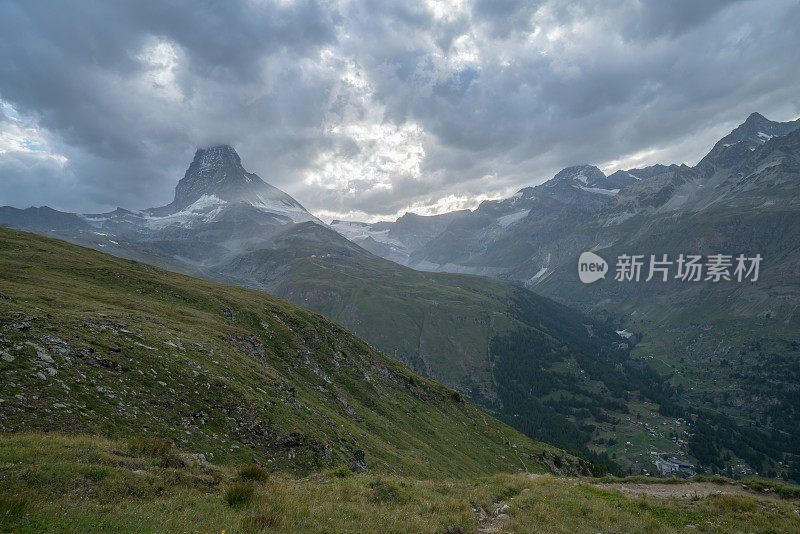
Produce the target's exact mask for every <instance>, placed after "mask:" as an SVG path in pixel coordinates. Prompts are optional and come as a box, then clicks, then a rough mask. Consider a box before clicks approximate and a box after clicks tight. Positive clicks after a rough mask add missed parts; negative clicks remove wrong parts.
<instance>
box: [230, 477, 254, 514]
mask: <svg viewBox="0 0 800 534" xmlns="http://www.w3.org/2000/svg"><path fill="white" fill-rule="evenodd" d="M255 495H256V490H255V488H254V487H253V485H252V484H250V483H236V484H234V485H233V486H231V487H229V488H228V489H227V490H225V495H224V496H223V499H224V500H225V503H226V504H227V505H228V506H230V507H231V508H233V509H235V510H239V509H241V508H244V507H245V506H247V505H248V504H250V503H251V502H252V501H253V498H254V497H255Z"/></svg>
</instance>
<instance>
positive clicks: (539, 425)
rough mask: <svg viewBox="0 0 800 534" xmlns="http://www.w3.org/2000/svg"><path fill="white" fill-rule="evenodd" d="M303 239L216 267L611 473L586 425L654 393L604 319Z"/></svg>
mask: <svg viewBox="0 0 800 534" xmlns="http://www.w3.org/2000/svg"><path fill="white" fill-rule="evenodd" d="M304 244H305V242H304V241H302V240H300V239H298V240H297V241H296V242H293V243H292V246H291V247H290V248H284V249H277V250H258V251H254V252H251V253H249V254H244V255H242V256H240V257H238V258H237V259H236V260H235V261H233V262H231V263H230V264H229V265H228V266H226V268H225V269H223V270H222V272H223V273H225V275H227V276H229V277H231V278H234V277H236V278H237V279H238V280H239V283H243V284H249V285H253V286H258V287H264V288H265V289H267V291H269V292H270V293H273V294H276V295H278V296H281V297H283V298H286V299H287V300H290V301H291V302H294V303H296V304H299V305H301V306H304V307H307V308H309V309H312V310H314V311H316V312H318V313H321V314H323V315H325V316H326V317H328V318H330V319H333V320H334V321H336V322H338V323H340V324H342V325H344V326H345V327H347V328H349V329H351V330H352V331H354V332H355V333H357V334H358V335H359V336H361V337H362V338H364V339H365V340H367V341H369V342H370V343H372V344H374V345H375V346H377V347H379V348H380V349H381V350H383V351H385V352H386V353H387V354H389V355H391V356H394V357H396V358H397V359H399V360H401V361H403V362H404V363H407V364H409V365H411V366H412V367H413V368H414V369H416V370H417V371H419V372H420V373H423V374H425V375H426V376H429V377H432V378H434V379H436V380H438V381H441V382H443V383H445V384H447V385H448V386H451V387H455V388H458V389H459V390H460V391H461V392H463V393H464V394H465V395H467V396H468V397H469V398H470V399H471V400H473V401H474V402H475V403H477V404H478V405H479V406H481V407H483V408H485V409H487V410H490V411H492V413H494V414H495V415H497V417H499V418H501V419H502V420H503V421H505V422H507V423H508V424H510V425H512V426H513V427H514V428H516V429H518V430H521V431H522V432H524V433H525V434H527V435H528V436H531V437H533V438H534V439H537V440H541V441H546V442H548V443H553V444H556V445H558V446H560V447H564V448H567V449H577V450H581V451H582V453H584V454H586V455H587V456H590V457H592V458H593V459H594V460H595V461H597V462H599V463H604V464H606V465H609V466H611V467H612V468H613V467H614V466H613V462H611V461H610V460H609V459H608V458H603V457H595V456H593V453H594V452H595V451H596V450H597V449H595V448H594V447H592V446H589V444H590V442H591V441H592V440H593V439H595V438H596V435H595V434H594V433H593V432H594V428H596V426H597V425H598V424H600V423H609V424H611V423H613V422H614V421H618V420H620V419H622V418H624V417H625V416H627V415H628V408H627V403H628V398H629V396H630V393H631V392H639V391H640V392H642V394H643V395H644V396H645V397H646V398H648V399H650V400H657V398H656V397H657V396H658V395H660V391H661V390H660V386H659V387H653V383H652V376H650V375H648V374H647V373H646V372H642V370H641V369H639V368H638V367H635V366H630V365H627V364H628V363H630V360H629V358H628V349H627V348H625V347H622V346H620V341H622V339H621V338H620V337H619V336H618V335H617V334H616V333H615V331H614V328H612V327H611V325H608V324H600V323H598V322H596V321H593V320H591V319H589V318H588V317H586V316H584V315H582V314H580V313H577V312H575V311H574V310H571V309H569V308H567V307H565V306H563V305H560V304H558V303H556V302H554V301H552V300H550V299H548V298H544V297H541V296H539V295H536V294H534V293H532V292H530V291H528V290H526V289H524V288H520V287H517V286H514V285H511V284H508V283H506V282H501V281H495V280H490V279H487V278H484V277H480V276H472V275H463V274H446V273H428V272H420V271H415V270H413V269H409V268H407V267H403V266H401V265H398V264H395V263H393V262H390V261H387V260H384V259H382V258H378V257H376V256H373V255H371V254H366V253H361V254H359V253H354V252H353V251H352V250H346V249H343V248H339V249H337V248H335V247H333V246H331V247H330V248H329V249H328V251H327V252H326V253H325V254H319V253H318V249H317V248H313V247H312V248H308V249H304V248H303V247H304ZM315 251H317V253H314V252H315ZM638 472H639V471H638V470H637V471H636V473H638Z"/></svg>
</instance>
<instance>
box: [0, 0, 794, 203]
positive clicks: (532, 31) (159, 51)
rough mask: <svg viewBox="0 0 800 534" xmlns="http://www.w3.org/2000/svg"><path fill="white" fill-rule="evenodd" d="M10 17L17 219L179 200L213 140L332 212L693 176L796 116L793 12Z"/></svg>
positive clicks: (274, 7)
mask: <svg viewBox="0 0 800 534" xmlns="http://www.w3.org/2000/svg"><path fill="white" fill-rule="evenodd" d="M448 4H449V3H448V2H445V1H441V2H440V1H431V2H430V3H429V5H423V4H417V3H414V4H411V3H409V4H401V3H397V2H379V1H374V0H348V1H344V0H343V1H341V2H334V1H331V2H326V1H319V2H312V1H296V2H266V1H260V0H242V1H240V2H218V3H211V2H199V3H198V2H188V1H186V2H180V1H178V2H162V3H144V4H142V3H141V2H133V1H131V2H113V3H108V2H100V1H95V2H90V1H82V2H77V3H72V4H71V5H66V4H63V5H62V4H61V3H56V4H53V3H48V2H37V1H34V2H22V1H19V2H15V1H6V2H3V3H0V34H2V35H3V36H4V37H3V39H2V40H0V103H2V104H3V105H4V106H5V107H4V108H3V109H5V111H4V112H3V113H4V114H3V115H2V116H0V204H11V205H17V206H21V207H24V206H26V205H30V204H35V205H38V204H49V205H51V206H54V207H58V208H61V209H69V210H80V211H101V210H105V209H109V208H112V207H114V206H116V205H124V206H129V207H139V208H141V207H147V206H151V205H157V204H163V203H166V202H168V201H169V200H171V193H172V188H173V187H174V184H175V183H176V182H177V180H178V178H180V176H181V175H182V173H183V170H184V169H185V167H186V166H187V164H188V162H189V160H190V158H191V156H192V154H193V151H194V149H195V148H196V146H198V145H206V144H211V143H220V142H226V143H231V144H233V145H234V146H235V147H236V148H237V150H238V151H239V152H240V154H241V155H242V158H243V161H244V163H245V166H246V167H248V168H249V169H251V170H253V171H255V172H257V173H258V174H260V175H261V176H262V177H263V178H264V179H266V180H267V181H269V182H271V183H273V184H274V185H277V186H278V187H281V188H283V189H285V190H287V191H288V192H289V193H290V194H292V195H293V196H295V197H296V198H297V199H298V200H300V201H301V202H302V203H303V204H304V205H306V207H308V208H309V209H311V210H312V211H316V212H319V213H321V214H322V215H323V216H330V217H333V216H342V215H348V214H349V215H350V216H353V217H356V216H357V217H377V216H389V215H392V214H395V213H397V212H402V211H403V210H405V209H408V208H410V207H411V208H414V209H419V210H422V211H426V210H427V211H431V210H433V211H435V210H437V209H441V208H442V207H452V206H461V205H474V204H476V203H477V201H478V200H479V198H482V196H481V195H483V197H485V196H486V195H489V196H493V195H500V194H507V193H509V192H512V191H513V190H515V189H518V188H520V187H523V186H526V185H531V184H535V183H539V182H541V181H543V180H544V179H546V178H548V177H550V176H552V174H553V173H554V172H556V171H557V170H558V169H560V168H562V167H564V166H568V165H572V164H577V163H594V164H606V165H609V166H610V167H611V168H615V167H616V166H626V165H627V166H633V165H641V164H649V163H654V162H664V163H669V162H683V161H689V162H693V161H696V160H697V159H698V158H699V157H700V156H702V154H703V152H704V151H706V150H707V149H709V148H710V147H711V145H713V142H714V140H715V139H716V138H718V137H720V136H721V135H723V134H724V133H725V132H726V131H727V130H730V129H731V128H732V127H733V126H735V124H736V123H738V122H741V121H742V120H744V118H745V117H746V116H747V115H748V114H749V113H750V112H751V111H760V112H761V113H763V114H765V115H766V116H767V117H769V118H773V119H777V120H788V119H793V118H795V117H796V116H797V115H799V114H800V97H798V95H800V92H799V91H798V89H800V69H797V68H796V67H797V64H796V63H797V61H796V50H797V48H798V46H800V38H798V34H797V32H796V28H797V27H798V25H800V8H799V7H798V4H797V2H796V1H794V0H775V1H766V0H764V1H756V0H751V1H740V2H723V1H709V2H692V1H689V0H686V1H680V2H658V1H650V0H638V1H636V0H631V1H626V0H618V1H615V2H604V3H596V2H588V1H587V2H583V3H581V2H578V3H575V2H570V3H562V2H558V1H555V0H552V1H547V0H543V1H541V2H518V1H514V0H502V1H499V2H487V1H483V0H476V1H474V2H472V3H468V4H467V5H463V6H459V5H455V4H454V5H448Z"/></svg>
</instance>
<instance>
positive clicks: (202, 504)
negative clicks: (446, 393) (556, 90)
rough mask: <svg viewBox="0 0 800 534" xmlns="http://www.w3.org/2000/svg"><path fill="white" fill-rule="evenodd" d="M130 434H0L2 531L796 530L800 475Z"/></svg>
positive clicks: (799, 522)
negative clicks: (170, 445) (654, 474)
mask: <svg viewBox="0 0 800 534" xmlns="http://www.w3.org/2000/svg"><path fill="white" fill-rule="evenodd" d="M165 454H167V455H171V456H172V457H174V458H182V457H184V458H185V455H183V454H182V453H181V452H180V451H178V450H167V451H164V450H160V451H153V450H152V449H151V450H143V449H142V447H141V446H140V444H139V443H138V442H126V441H111V440H107V439H102V438H91V437H87V436H65V435H61V434H39V433H23V434H14V435H6V436H2V437H0V482H1V483H2V485H0V531H3V532H17V533H24V532H217V533H219V532H224V533H225V534H233V533H239V532H329V533H344V532H352V533H355V532H425V533H429V532H436V533H456V532H459V533H468V532H470V533H471V532H564V533H570V534H572V533H596V532H658V533H671V532H697V531H700V532H765V533H766V532H776V533H777V532H797V531H798V530H800V514H798V511H797V510H798V506H800V502H798V495H800V488H794V487H787V486H783V485H775V484H770V483H764V482H760V481H750V482H748V483H747V484H746V485H742V484H741V483H732V482H731V481H728V480H724V479H714V480H698V481H691V482H687V481H678V480H674V479H671V480H666V481H665V480H659V481H654V480H652V479H650V480H648V479H609V480H603V479H585V478H555V477H552V476H549V475H545V476H530V475H526V474H499V475H492V476H490V477H482V478H468V479H457V480H447V479H440V480H430V479H427V480H419V479H414V478H409V477H399V476H396V475H374V474H358V475H351V474H349V471H346V470H345V471H328V472H323V473H318V474H315V475H312V476H309V477H305V478H302V479H301V478H296V477H294V476H292V475H287V474H276V473H266V472H264V471H262V470H259V469H257V468H255V467H253V466H242V467H239V468H237V467H235V466H220V465H214V464H209V463H205V462H189V461H186V462H181V463H173V464H171V465H169V466H167V467H164V464H163V458H164V455H165Z"/></svg>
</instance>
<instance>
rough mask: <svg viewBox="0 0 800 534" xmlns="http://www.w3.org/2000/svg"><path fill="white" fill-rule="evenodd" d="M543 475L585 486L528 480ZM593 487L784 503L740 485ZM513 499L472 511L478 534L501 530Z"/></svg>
mask: <svg viewBox="0 0 800 534" xmlns="http://www.w3.org/2000/svg"><path fill="white" fill-rule="evenodd" d="M543 476H544V477H547V478H549V479H550V480H553V481H560V482H563V483H565V484H570V483H571V484H573V485H575V484H583V483H586V479H583V480H582V479H578V478H560V477H552V476H551V475H537V474H533V473H531V474H529V475H528V477H530V479H531V480H536V479H537V478H539V477H543ZM592 485H593V486H594V487H596V488H599V489H604V490H614V489H617V490H620V491H622V492H624V493H627V494H629V495H649V496H651V497H655V498H656V499H691V498H693V497H708V496H709V495H747V496H750V497H758V498H761V499H766V500H770V501H780V500H784V499H782V498H781V497H780V496H779V495H776V494H775V493H769V492H763V491H756V490H753V489H750V488H747V487H745V486H743V485H741V484H720V483H716V482H692V481H690V480H687V481H686V482H682V483H677V484H665V483H659V482H653V483H640V482H601V483H596V484H592ZM527 491H529V490H528V489H527V488H525V489H523V490H522V493H520V495H524V494H525V493H526V492H527ZM515 497H516V496H515ZM515 497H511V498H510V499H508V500H505V501H498V502H496V503H494V504H492V506H491V507H489V509H488V510H487V509H484V508H481V507H478V508H475V509H473V511H474V512H475V519H476V520H477V522H478V532H499V531H500V530H502V529H503V526H504V525H505V524H506V523H508V522H509V521H511V519H512V517H511V515H510V514H509V513H507V512H508V507H507V506H509V505H510V504H511V502H512V501H513V500H514V498H515ZM504 506H506V508H504Z"/></svg>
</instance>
